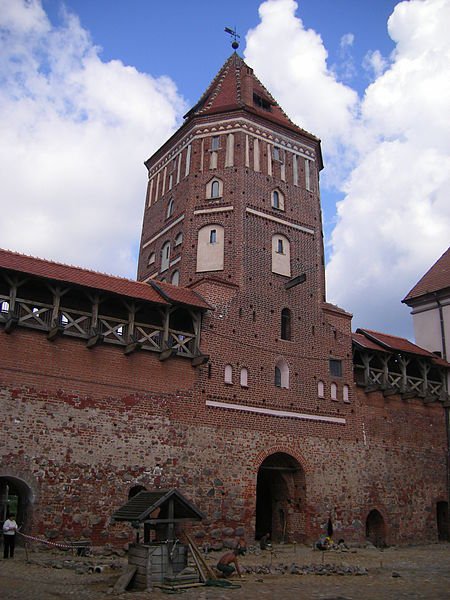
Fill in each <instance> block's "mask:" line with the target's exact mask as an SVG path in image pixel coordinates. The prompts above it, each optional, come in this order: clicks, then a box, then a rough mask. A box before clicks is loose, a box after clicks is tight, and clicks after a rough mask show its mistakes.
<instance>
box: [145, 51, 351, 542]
mask: <svg viewBox="0 0 450 600" xmlns="http://www.w3.org/2000/svg"><path fill="white" fill-rule="evenodd" d="M145 164H146V167H147V169H148V175H149V180H148V189H147V197H146V206H145V211H144V219H143V229H142V239H141V248H140V257H139V266H138V279H139V280H140V281H150V280H153V281H154V282H155V283H156V285H158V281H159V282H167V283H172V284H175V285H180V286H183V287H190V288H193V289H195V290H196V291H197V292H199V293H200V294H201V295H202V296H203V297H204V298H205V299H206V300H207V301H208V303H209V304H210V305H211V306H213V307H214V311H212V312H211V313H209V314H208V315H207V316H206V317H205V318H204V321H203V327H202V341H201V349H202V352H203V353H205V354H207V355H208V356H209V357H210V359H209V363H208V365H207V366H206V367H202V368H201V369H199V371H198V383H197V387H196V390H197V392H196V393H197V394H198V401H199V404H200V406H203V407H204V408H205V409H206V410H207V411H208V410H209V411H210V413H208V412H207V414H210V415H211V417H210V418H211V421H212V423H215V422H217V423H219V422H220V421H221V419H222V420H223V422H224V423H226V425H225V426H230V424H231V423H232V422H233V418H234V417H235V416H236V415H237V414H239V412H240V411H241V410H243V411H244V412H246V413H247V414H252V413H253V412H255V413H258V414H259V415H267V416H270V417H271V418H272V420H271V421H270V424H268V427H269V428H270V429H271V431H270V435H271V436H272V437H273V443H272V444H269V445H268V446H267V444H266V446H267V447H268V448H269V449H268V450H267V452H266V454H265V455H264V456H265V458H261V461H262V462H263V463H264V464H263V465H262V466H261V468H264V469H268V471H267V472H264V473H263V472H261V473H258V484H257V485H258V489H259V490H260V492H259V493H257V496H258V497H263V496H264V497H269V496H270V497H272V498H275V497H277V498H278V500H277V502H279V504H278V505H277V506H278V508H277V509H276V510H275V509H274V508H273V507H272V508H271V509H270V510H269V509H268V507H267V506H263V505H262V504H261V502H259V504H260V506H259V508H258V500H257V502H256V504H257V506H256V525H255V529H256V533H257V534H258V533H262V532H263V531H264V529H267V530H270V531H271V532H272V533H275V534H276V532H277V531H278V534H279V535H278V537H281V532H282V530H283V528H284V529H286V521H283V519H285V517H282V516H276V515H284V514H287V511H288V509H289V506H288V505H287V504H286V503H287V501H288V496H287V492H283V493H281V491H280V490H282V489H288V488H289V489H290V492H289V494H290V495H291V496H292V494H294V495H295V493H294V491H293V490H294V488H299V489H300V488H304V485H303V484H302V477H303V475H295V478H294V479H293V480H292V481H291V483H290V484H286V482H285V481H284V480H281V479H280V480H279V481H278V480H276V478H275V479H274V478H270V477H269V478H268V475H267V473H269V474H271V475H273V473H272V471H273V470H274V469H275V471H276V473H278V471H280V472H283V473H285V472H290V473H297V474H298V473H301V472H302V468H303V467H302V465H301V464H299V463H298V461H297V459H295V460H294V458H293V456H294V451H293V453H292V454H290V452H288V451H286V452H284V453H280V452H277V451H276V448H280V447H284V448H285V449H289V447H292V448H294V446H297V447H298V444H297V442H295V443H294V444H293V440H296V439H297V438H298V439H306V438H307V437H308V438H310V439H311V437H312V438H315V439H317V440H320V439H321V438H323V437H324V436H329V435H330V428H333V427H335V428H337V429H336V431H334V432H333V435H336V437H338V436H343V437H346V436H348V437H349V438H352V439H354V438H355V437H356V434H355V430H354V428H353V427H352V423H354V416H352V415H351V412H353V411H352V406H351V404H352V391H351V390H352V385H351V382H352V371H351V331H350V318H351V317H350V315H349V314H347V313H345V312H344V311H342V310H341V309H338V308H337V307H334V306H332V305H330V304H327V303H326V301H325V276H324V256H323V236H322V224H321V208H320V194H319V172H320V170H321V169H322V156H321V150H320V141H319V140H318V139H317V138H316V137H315V136H313V135H311V134H310V133H308V132H306V131H304V130H303V129H301V128H300V127H298V126H297V125H295V124H294V123H293V122H292V121H290V119H289V118H288V117H287V116H286V114H285V113H284V112H283V110H282V109H281V108H280V106H279V105H278V103H277V102H276V100H275V99H274V98H273V97H272V96H271V94H270V93H269V92H268V91H267V89H266V88H265V87H264V86H263V85H262V84H261V82H260V81H259V80H258V79H257V77H256V76H255V74H254V72H253V70H252V69H251V68H250V67H249V66H248V65H247V64H246V63H245V62H244V61H243V60H242V59H241V58H240V57H239V56H238V55H237V54H236V53H234V54H232V55H231V56H230V58H229V59H228V60H227V61H226V62H225V64H224V66H223V67H222V68H221V69H220V71H219V73H218V74H217V76H216V77H215V79H214V80H213V82H212V83H211V85H210V86H209V87H208V89H207V90H206V92H205V93H204V94H203V96H202V98H201V99H200V101H199V102H198V103H197V104H196V105H195V106H194V107H193V108H192V109H191V110H190V111H189V112H188V113H187V115H186V116H185V122H184V124H183V125H182V126H181V127H180V129H179V130H178V131H177V132H176V133H175V134H174V135H173V136H172V137H171V138H170V139H169V140H168V141H167V142H166V143H165V144H164V145H163V146H162V147H161V148H160V149H159V150H158V151H157V152H156V153H155V154H154V155H153V156H152V157H151V158H149V159H148V160H147V161H146V163H145ZM202 411H203V409H202ZM198 414H200V413H198ZM202 414H204V413H202ZM273 417H280V419H278V420H277V419H275V420H273ZM202 418H203V417H202ZM208 418H209V417H208ZM284 419H287V421H288V422H289V426H288V427H287V429H286V422H285V421H284ZM291 419H292V421H290V420H291ZM238 421H239V420H238ZM238 421H236V427H240V426H242V423H243V422H242V421H239V422H238ZM245 423H246V424H245V425H243V426H244V427H248V426H249V425H248V420H247V421H245ZM268 423H269V421H268ZM344 424H345V425H346V427H344V428H343V427H342V425H344ZM274 427H279V431H275V429H274ZM288 431H289V432H288ZM282 441H283V443H282ZM270 448H272V449H273V453H272V454H271V452H270ZM258 450H260V449H259V448H257V447H255V448H254V451H255V452H257V451H258ZM281 455H283V456H281ZM296 456H298V453H297V454H296ZM265 461H268V463H267V462H265ZM286 486H287V487H286ZM298 495H299V496H301V495H302V492H300V491H298ZM249 496H251V497H252V498H253V500H252V499H250V500H249V504H250V505H251V502H252V501H254V491H253V492H252V491H250V492H249ZM280 498H282V499H280ZM283 498H284V499H283ZM303 501H305V498H303ZM299 506H300V505H299ZM250 510H251V509H250ZM303 510H304V508H303V507H302V508H301V509H300V508H298V513H297V514H295V515H293V516H292V517H291V524H290V525H289V527H290V528H294V529H295V530H296V531H297V532H298V531H301V530H302V527H303V529H304V525H301V523H305V521H306V520H305V516H304V514H303V513H302V511H303ZM268 513H271V514H272V517H270V518H269V517H267V514H268ZM275 513H276V515H275ZM302 514H303V516H302ZM265 515H266V516H265ZM273 515H275V516H273ZM269 521H270V523H269ZM283 523H284V524H283ZM294 525H295V526H294ZM301 538H302V536H301V535H300V536H299V539H301Z"/></svg>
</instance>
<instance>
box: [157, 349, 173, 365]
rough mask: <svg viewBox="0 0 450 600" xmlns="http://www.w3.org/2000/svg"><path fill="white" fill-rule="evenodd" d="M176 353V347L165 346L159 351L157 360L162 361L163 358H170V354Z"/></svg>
mask: <svg viewBox="0 0 450 600" xmlns="http://www.w3.org/2000/svg"><path fill="white" fill-rule="evenodd" d="M176 355H177V349H176V348H166V349H165V350H163V351H162V352H160V353H159V357H158V358H159V360H160V361H161V362H162V361H164V360H167V359H168V358H172V356H176Z"/></svg>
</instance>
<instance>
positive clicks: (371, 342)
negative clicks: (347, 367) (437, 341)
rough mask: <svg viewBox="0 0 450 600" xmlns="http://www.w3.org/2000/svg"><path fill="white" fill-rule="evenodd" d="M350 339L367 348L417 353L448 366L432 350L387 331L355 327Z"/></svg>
mask: <svg viewBox="0 0 450 600" xmlns="http://www.w3.org/2000/svg"><path fill="white" fill-rule="evenodd" d="M352 339H353V341H354V342H356V344H358V345H359V346H361V347H363V348H367V349H368V350H379V351H380V352H386V351H391V352H405V353H407V354H417V355H419V356H424V357H427V358H430V359H432V360H433V362H435V363H436V364H440V365H442V366H446V367H450V365H449V363H447V361H445V360H443V359H441V358H439V357H438V356H436V354H433V352H429V351H428V350H425V348H421V347H420V346H417V345H416V344H413V343H412V342H410V341H409V340H407V339H406V338H401V337H397V336H395V335H389V334H388V333H381V332H379V331H372V330H370V329H357V330H356V333H353V334H352Z"/></svg>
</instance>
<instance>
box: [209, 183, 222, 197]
mask: <svg viewBox="0 0 450 600" xmlns="http://www.w3.org/2000/svg"><path fill="white" fill-rule="evenodd" d="M219 196H220V185H219V182H218V181H217V180H214V181H213V182H212V184H211V198H219Z"/></svg>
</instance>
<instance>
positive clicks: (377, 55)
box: [363, 50, 388, 79]
mask: <svg viewBox="0 0 450 600" xmlns="http://www.w3.org/2000/svg"><path fill="white" fill-rule="evenodd" d="M387 66H388V63H387V60H386V59H385V58H384V56H383V55H382V54H381V52H380V51H379V50H369V52H367V54H366V55H365V57H364V60H363V67H364V69H366V71H368V72H369V73H370V75H373V76H374V77H375V79H376V78H377V77H379V76H380V75H382V74H383V71H384V70H385V69H386V67H387Z"/></svg>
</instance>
